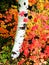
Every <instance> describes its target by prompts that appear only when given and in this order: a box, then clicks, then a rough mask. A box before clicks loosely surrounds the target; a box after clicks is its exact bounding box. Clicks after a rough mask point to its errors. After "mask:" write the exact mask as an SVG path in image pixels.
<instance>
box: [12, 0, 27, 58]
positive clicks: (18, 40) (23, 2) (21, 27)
mask: <svg viewBox="0 0 49 65" xmlns="http://www.w3.org/2000/svg"><path fill="white" fill-rule="evenodd" d="M18 3H19V6H20V7H19V14H20V13H21V12H22V11H24V12H25V14H26V13H28V10H27V8H28V0H19V1H18ZM19 14H18V27H17V31H16V36H15V41H14V46H13V49H12V54H11V57H12V59H15V58H17V57H18V56H19V55H20V51H19V50H20V49H21V45H22V43H23V39H24V35H25V30H26V26H25V25H26V24H27V22H24V21H23V20H24V18H28V15H27V16H26V17H25V16H24V15H23V16H21V15H19Z"/></svg>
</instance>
